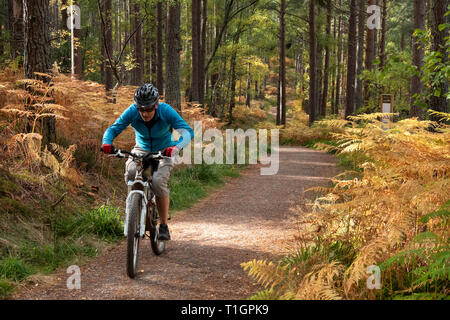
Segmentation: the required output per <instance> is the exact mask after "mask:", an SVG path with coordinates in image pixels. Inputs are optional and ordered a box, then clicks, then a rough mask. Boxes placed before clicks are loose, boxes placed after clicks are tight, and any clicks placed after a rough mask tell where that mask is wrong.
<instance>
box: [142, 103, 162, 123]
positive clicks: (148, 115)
mask: <svg viewBox="0 0 450 320" xmlns="http://www.w3.org/2000/svg"><path fill="white" fill-rule="evenodd" d="M157 108H158V103H156V105H155V108H154V109H153V110H151V111H148V110H145V111H144V110H139V113H140V114H141V117H142V119H143V120H144V121H145V122H148V121H150V120H152V119H153V117H154V116H155V112H156V109H157Z"/></svg>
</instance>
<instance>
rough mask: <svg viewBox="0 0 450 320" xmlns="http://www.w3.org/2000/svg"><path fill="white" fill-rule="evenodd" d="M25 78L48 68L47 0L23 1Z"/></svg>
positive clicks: (32, 76)
mask: <svg viewBox="0 0 450 320" xmlns="http://www.w3.org/2000/svg"><path fill="white" fill-rule="evenodd" d="M23 4H24V7H23V10H24V19H25V21H24V22H25V77H26V78H29V79H31V78H35V75H34V72H42V73H46V72H48V70H49V68H50V37H49V32H48V0H24V2H23Z"/></svg>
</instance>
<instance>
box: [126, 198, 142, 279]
mask: <svg viewBox="0 0 450 320" xmlns="http://www.w3.org/2000/svg"><path fill="white" fill-rule="evenodd" d="M130 201H131V207H130V209H131V210H130V215H129V217H128V234H127V274H128V276H129V277H130V278H134V277H135V276H136V269H137V264H138V256H139V241H140V236H139V229H140V221H141V211H142V195H140V194H138V193H135V194H133V195H132V196H131V199H130Z"/></svg>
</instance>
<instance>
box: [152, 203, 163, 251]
mask: <svg viewBox="0 0 450 320" xmlns="http://www.w3.org/2000/svg"><path fill="white" fill-rule="evenodd" d="M149 215H150V216H151V219H152V227H151V229H150V243H151V245H152V250H153V253H154V254H156V255H157V256H159V255H160V254H161V253H163V252H164V250H165V249H166V242H165V241H160V240H158V234H159V232H158V213H157V211H156V208H155V207H152V212H150V213H149Z"/></svg>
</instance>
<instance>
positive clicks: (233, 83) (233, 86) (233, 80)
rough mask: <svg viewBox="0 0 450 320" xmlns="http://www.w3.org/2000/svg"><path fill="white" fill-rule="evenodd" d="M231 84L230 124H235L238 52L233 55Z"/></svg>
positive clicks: (234, 51)
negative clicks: (234, 110)
mask: <svg viewBox="0 0 450 320" xmlns="http://www.w3.org/2000/svg"><path fill="white" fill-rule="evenodd" d="M230 63H231V65H230V67H231V83H230V90H231V96H230V109H229V120H228V124H232V123H233V109H234V107H235V105H236V101H235V97H236V50H233V53H232V55H231V61H230Z"/></svg>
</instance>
